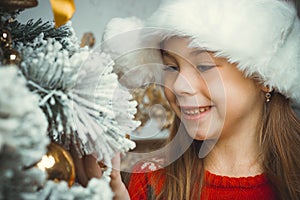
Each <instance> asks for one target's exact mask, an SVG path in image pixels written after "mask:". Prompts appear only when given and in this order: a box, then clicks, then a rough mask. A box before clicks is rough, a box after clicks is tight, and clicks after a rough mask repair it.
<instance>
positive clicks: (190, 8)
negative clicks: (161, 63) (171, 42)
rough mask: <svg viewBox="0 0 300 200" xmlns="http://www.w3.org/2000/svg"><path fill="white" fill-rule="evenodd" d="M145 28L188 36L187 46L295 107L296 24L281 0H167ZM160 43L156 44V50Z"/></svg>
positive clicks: (298, 92) (299, 78)
mask: <svg viewBox="0 0 300 200" xmlns="http://www.w3.org/2000/svg"><path fill="white" fill-rule="evenodd" d="M147 26H151V27H156V28H159V29H165V30H169V31H167V32H166V33H165V34H162V35H161V39H163V38H165V37H166V36H167V35H168V34H169V35H178V36H190V37H191V38H192V43H191V45H192V46H197V47H201V48H205V49H207V50H210V51H214V52H216V53H215V54H216V56H222V57H226V58H227V59H228V60H229V61H230V62H232V63H233V62H234V63H237V65H238V68H239V69H240V70H241V71H243V72H244V74H245V75H246V76H251V75H259V76H260V78H261V79H262V80H263V82H264V84H265V85H268V86H269V87H273V88H275V90H276V91H278V92H280V93H282V94H283V95H285V96H286V97H288V98H291V99H293V100H295V101H297V102H298V103H299V102H300V22H299V19H298V17H297V12H296V10H295V8H294V6H293V5H292V4H290V3H288V2H285V1H281V0H173V1H166V2H165V3H163V4H162V5H161V6H160V7H159V9H158V10H157V11H156V12H155V13H154V14H153V15H152V17H150V19H149V20H148V23H147ZM159 42H160V41H157V45H158V43H159Z"/></svg>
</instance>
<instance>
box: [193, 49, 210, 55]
mask: <svg viewBox="0 0 300 200" xmlns="http://www.w3.org/2000/svg"><path fill="white" fill-rule="evenodd" d="M201 53H207V51H206V50H204V49H197V50H195V51H192V52H190V55H191V56H195V55H199V54H201Z"/></svg>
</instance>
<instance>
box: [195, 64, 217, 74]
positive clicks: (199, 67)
mask: <svg viewBox="0 0 300 200" xmlns="http://www.w3.org/2000/svg"><path fill="white" fill-rule="evenodd" d="M214 67H216V65H198V66H197V69H198V70H199V71H200V72H205V71H208V70H210V69H212V68H214Z"/></svg>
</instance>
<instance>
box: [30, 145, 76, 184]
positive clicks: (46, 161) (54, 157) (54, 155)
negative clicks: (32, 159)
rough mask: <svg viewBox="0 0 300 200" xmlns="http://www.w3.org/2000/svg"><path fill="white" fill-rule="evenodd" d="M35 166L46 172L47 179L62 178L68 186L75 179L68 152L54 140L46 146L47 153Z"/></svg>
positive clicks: (58, 179)
mask: <svg viewBox="0 0 300 200" xmlns="http://www.w3.org/2000/svg"><path fill="white" fill-rule="evenodd" d="M35 166H36V167H38V168H39V169H41V170H42V171H46V172H47V175H48V176H47V179H48V180H53V181H55V182H60V181H62V180H64V181H66V182H67V183H68V186H69V187H70V186H72V185H73V183H74V181H75V166H74V162H73V159H72V157H71V155H70V153H69V152H68V151H66V150H65V149H64V148H62V147H61V146H60V145H58V144H56V143H54V142H51V143H50V144H49V145H48V146H47V153H46V154H45V155H43V157H42V159H41V160H40V161H39V162H38V163H37V164H36V165H35Z"/></svg>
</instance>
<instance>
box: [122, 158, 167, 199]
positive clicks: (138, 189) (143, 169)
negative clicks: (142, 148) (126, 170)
mask: <svg viewBox="0 0 300 200" xmlns="http://www.w3.org/2000/svg"><path fill="white" fill-rule="evenodd" d="M158 169H159V165H158V164H157V163H154V162H141V163H138V164H137V165H135V166H134V167H133V170H132V174H131V176H130V179H129V182H128V185H127V189H128V193H129V196H130V198H131V200H141V199H142V200H146V199H151V198H150V196H152V195H157V194H158V192H160V191H161V188H162V185H161V184H157V181H158V180H157V178H158V175H157V172H158V171H157V170H158Z"/></svg>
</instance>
